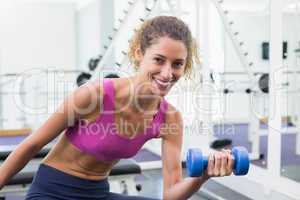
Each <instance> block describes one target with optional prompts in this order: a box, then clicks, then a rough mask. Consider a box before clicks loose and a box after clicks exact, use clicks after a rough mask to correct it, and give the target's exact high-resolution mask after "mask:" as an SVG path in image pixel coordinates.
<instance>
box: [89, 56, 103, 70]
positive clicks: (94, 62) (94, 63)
mask: <svg viewBox="0 0 300 200" xmlns="http://www.w3.org/2000/svg"><path fill="white" fill-rule="evenodd" d="M101 58H102V56H101V55H100V56H99V58H96V59H93V58H92V59H90V61H89V70H91V71H94V70H95V69H96V68H97V66H98V63H99V61H100V59H101Z"/></svg>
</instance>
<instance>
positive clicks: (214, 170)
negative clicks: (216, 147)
mask: <svg viewBox="0 0 300 200" xmlns="http://www.w3.org/2000/svg"><path fill="white" fill-rule="evenodd" d="M233 164H234V160H233V156H232V155H231V151H230V150H222V151H220V152H216V153H214V154H210V155H209V157H208V166H207V175H208V176H210V177H216V176H228V175H231V173H232V168H233Z"/></svg>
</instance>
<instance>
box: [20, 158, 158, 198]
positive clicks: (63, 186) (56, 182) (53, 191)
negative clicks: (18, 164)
mask: <svg viewBox="0 0 300 200" xmlns="http://www.w3.org/2000/svg"><path fill="white" fill-rule="evenodd" d="M138 199H140V200H154V199H152V198H146V197H140V196H127V195H121V194H116V193H112V192H109V183H108V180H107V179H104V180H101V181H92V180H87V179H82V178H79V177H76V176H72V175H69V174H66V173H64V172H62V171H60V170H57V169H55V168H52V167H50V166H48V165H44V164H41V165H40V166H39V169H38V171H37V173H36V175H35V177H34V180H33V182H32V184H31V186H30V189H29V191H28V193H27V195H26V199H25V200H138Z"/></svg>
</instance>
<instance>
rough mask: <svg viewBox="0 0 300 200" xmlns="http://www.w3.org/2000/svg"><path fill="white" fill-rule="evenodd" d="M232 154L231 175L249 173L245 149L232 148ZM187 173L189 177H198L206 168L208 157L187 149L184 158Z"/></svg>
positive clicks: (197, 150) (247, 155) (196, 150)
mask: <svg viewBox="0 0 300 200" xmlns="http://www.w3.org/2000/svg"><path fill="white" fill-rule="evenodd" d="M231 152H232V154H233V160H234V166H233V173H234V174H235V175H237V176H242V175H246V174H247V173H248V171H249V166H250V161H249V154H248V151H247V149H246V148H245V147H241V146H240V147H234V148H233V149H232V150H231ZM186 165H187V173H188V175H189V176H191V177H199V176H201V175H202V174H203V171H204V170H205V169H206V168H207V165H208V157H207V156H204V155H202V152H201V150H200V149H196V148H194V149H189V150H188V153H187V158H186Z"/></svg>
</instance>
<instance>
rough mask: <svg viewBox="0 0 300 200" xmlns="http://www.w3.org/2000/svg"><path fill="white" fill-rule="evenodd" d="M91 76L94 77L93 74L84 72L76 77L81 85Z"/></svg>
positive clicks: (78, 84)
mask: <svg viewBox="0 0 300 200" xmlns="http://www.w3.org/2000/svg"><path fill="white" fill-rule="evenodd" d="M91 77H92V75H91V74H89V73H86V72H82V73H81V74H80V75H79V76H78V77H77V79H76V83H77V86H78V87H79V86H81V85H83V84H85V83H86V82H87V81H88V80H89V79H90V78H91Z"/></svg>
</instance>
